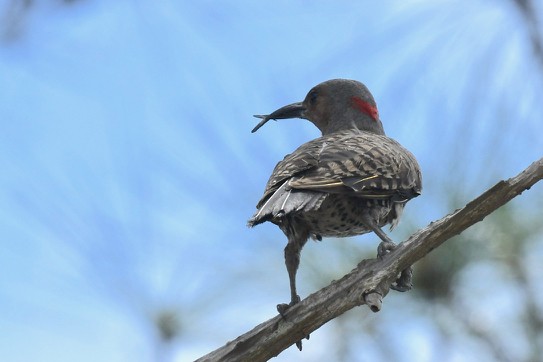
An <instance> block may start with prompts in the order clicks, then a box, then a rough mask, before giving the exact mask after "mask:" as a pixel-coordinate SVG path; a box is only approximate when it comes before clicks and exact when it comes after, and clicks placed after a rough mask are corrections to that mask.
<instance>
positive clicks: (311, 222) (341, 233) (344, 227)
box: [300, 194, 390, 237]
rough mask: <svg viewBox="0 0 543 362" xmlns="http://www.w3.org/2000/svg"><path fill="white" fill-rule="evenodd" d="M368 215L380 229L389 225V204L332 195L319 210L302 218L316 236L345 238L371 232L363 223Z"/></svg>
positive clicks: (383, 201) (382, 201) (305, 213)
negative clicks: (364, 215) (367, 214)
mask: <svg viewBox="0 0 543 362" xmlns="http://www.w3.org/2000/svg"><path fill="white" fill-rule="evenodd" d="M365 213H369V214H370V216H371V217H372V218H373V219H374V220H375V221H376V222H377V224H378V225H379V226H384V225H385V224H387V223H388V221H387V220H388V215H389V213H390V201H388V200H368V199H361V198H356V197H347V196H344V195H339V194H333V195H329V196H328V197H327V198H326V200H324V201H323V203H322V204H321V206H320V207H319V208H318V209H316V210H311V211H307V212H304V213H303V214H302V215H300V217H301V218H303V219H304V221H305V223H306V225H308V227H309V230H310V233H311V234H313V235H320V236H325V237H326V236H328V237H346V236H355V235H361V234H365V233H368V232H370V231H371V229H370V228H368V227H367V226H366V225H365V224H364V223H363V221H362V215H363V214H365Z"/></svg>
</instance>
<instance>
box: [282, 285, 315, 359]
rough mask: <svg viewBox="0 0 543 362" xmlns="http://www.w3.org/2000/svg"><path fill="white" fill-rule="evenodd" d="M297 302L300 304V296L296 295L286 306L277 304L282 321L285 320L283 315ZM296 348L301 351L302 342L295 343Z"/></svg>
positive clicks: (307, 337)
mask: <svg viewBox="0 0 543 362" xmlns="http://www.w3.org/2000/svg"><path fill="white" fill-rule="evenodd" d="M299 302H300V296H299V295H296V296H295V297H293V298H292V300H291V301H290V303H288V304H287V303H281V304H277V311H278V312H279V314H280V315H281V317H283V319H285V313H286V312H287V310H288V309H289V308H290V307H292V306H293V305H295V304H298V303H299ZM305 339H309V334H308V335H307V336H306V337H305ZM296 347H297V348H298V349H299V350H300V351H301V350H302V341H298V342H296Z"/></svg>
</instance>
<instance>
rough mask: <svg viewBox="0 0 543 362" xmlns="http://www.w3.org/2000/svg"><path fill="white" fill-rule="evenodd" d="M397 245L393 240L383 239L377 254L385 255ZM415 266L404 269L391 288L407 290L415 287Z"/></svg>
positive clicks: (380, 256)
mask: <svg viewBox="0 0 543 362" xmlns="http://www.w3.org/2000/svg"><path fill="white" fill-rule="evenodd" d="M396 247H397V245H396V244H395V243H393V242H391V241H383V242H381V243H380V244H379V246H378V247H377V256H378V257H379V258H382V257H384V256H385V255H386V254H387V253H388V252H390V251H392V250H394V249H395V248H396ZM412 280H413V267H409V268H407V269H405V270H402V272H401V274H400V277H399V278H398V279H397V280H396V281H395V282H394V284H392V285H391V286H390V289H393V290H395V291H398V292H407V291H408V290H411V288H412V287H413V282H412Z"/></svg>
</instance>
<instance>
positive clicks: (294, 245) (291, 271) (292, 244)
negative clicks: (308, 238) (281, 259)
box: [277, 239, 303, 317]
mask: <svg viewBox="0 0 543 362" xmlns="http://www.w3.org/2000/svg"><path fill="white" fill-rule="evenodd" d="M302 247H303V244H302V243H299V242H298V241H297V240H291V239H289V242H288V244H287V246H286V247H285V265H286V266H287V272H288V279H289V281H290V303H289V304H286V303H282V304H278V305H277V311H278V312H279V314H281V315H282V316H283V317H284V314H285V312H286V311H287V309H288V308H290V307H292V306H293V305H294V304H296V303H298V302H299V301H300V296H299V295H298V294H297V293H296V272H297V271H298V266H299V265H300V252H301V251H302Z"/></svg>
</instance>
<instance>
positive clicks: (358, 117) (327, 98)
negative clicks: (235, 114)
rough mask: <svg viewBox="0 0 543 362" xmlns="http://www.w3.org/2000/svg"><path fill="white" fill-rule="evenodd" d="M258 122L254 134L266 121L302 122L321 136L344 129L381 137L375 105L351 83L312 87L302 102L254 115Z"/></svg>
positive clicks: (343, 81) (362, 87) (365, 91)
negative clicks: (292, 120) (319, 132)
mask: <svg viewBox="0 0 543 362" xmlns="http://www.w3.org/2000/svg"><path fill="white" fill-rule="evenodd" d="M255 117H257V118H261V119H262V121H260V123H259V124H258V125H257V126H256V127H255V128H254V129H253V131H252V132H256V131H257V130H258V129H259V128H260V127H262V126H263V125H264V123H266V122H267V121H268V120H270V119H276V120H277V119H286V118H304V119H307V120H308V121H310V122H312V123H313V124H314V125H315V126H317V128H318V129H319V130H320V131H321V132H322V134H323V135H326V134H330V133H333V132H337V131H342V130H347V129H359V130H361V131H366V132H372V133H376V134H384V133H385V132H384V130H383V125H382V123H381V120H380V119H379V112H378V110H377V104H376V103H375V100H374V99H373V96H372V95H371V93H370V91H369V90H368V88H367V87H366V86H365V85H364V84H362V83H360V82H358V81H355V80H349V79H332V80H328V81H326V82H323V83H320V84H318V85H316V86H315V87H313V88H312V89H311V90H310V91H309V93H307V96H306V97H305V99H304V101H303V102H298V103H292V104H289V105H287V106H284V107H281V108H279V109H278V110H276V111H274V112H272V113H271V114H268V115H255Z"/></svg>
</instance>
